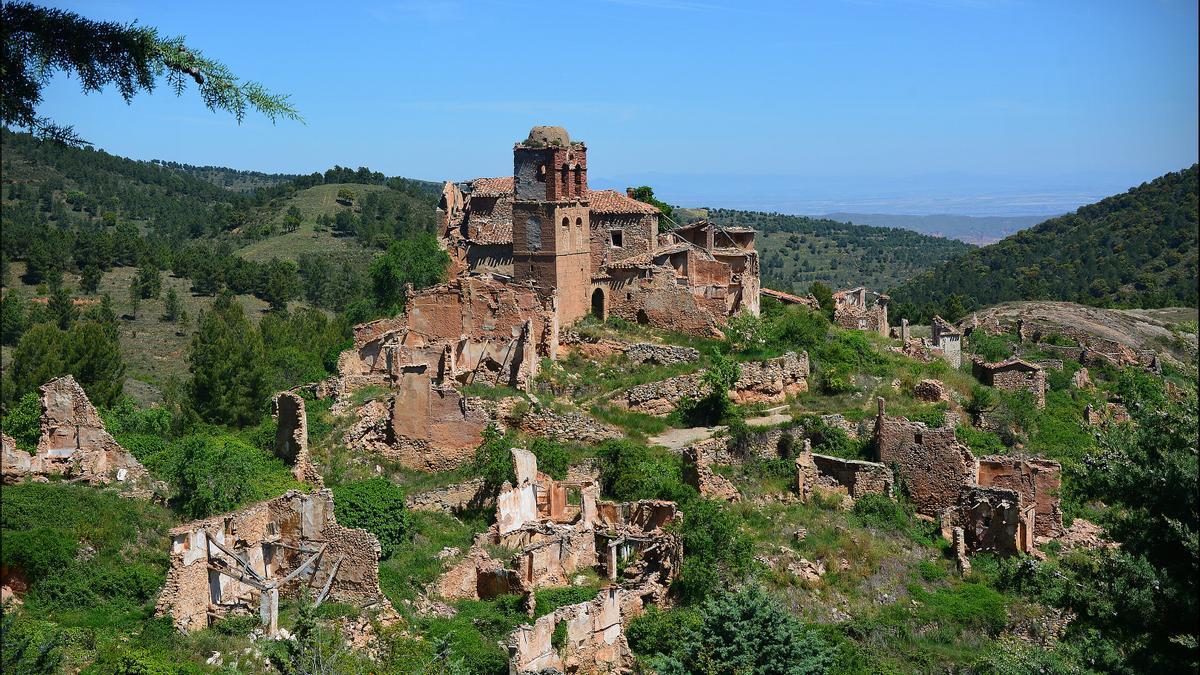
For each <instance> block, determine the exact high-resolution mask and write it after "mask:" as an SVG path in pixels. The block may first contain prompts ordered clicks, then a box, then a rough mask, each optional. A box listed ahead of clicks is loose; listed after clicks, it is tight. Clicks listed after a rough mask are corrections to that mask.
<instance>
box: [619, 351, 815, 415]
mask: <svg viewBox="0 0 1200 675" xmlns="http://www.w3.org/2000/svg"><path fill="white" fill-rule="evenodd" d="M738 371H739V372H738V379H737V382H735V383H734V386H733V388H732V389H730V390H729V396H730V398H732V399H733V400H734V401H735V402H737V403H780V402H783V401H784V400H786V399H787V397H788V396H791V395H794V394H796V393H799V392H803V391H808V375H809V365H808V353H807V352H800V353H799V354H797V353H796V352H788V353H787V354H784V355H783V356H780V357H776V358H773V359H767V360H766V361H752V362H746V363H741V364H739V367H738ZM703 378H704V371H698V372H695V373H688V374H686V375H678V376H676V377H671V378H667V379H665V380H660V381H658V382H647V383H646V384H640V385H636V386H633V387H630V388H629V389H627V390H626V391H625V398H624V400H623V401H622V403H623V404H624V406H625V407H627V408H628V409H630V410H634V411H636V412H641V413H645V414H647V415H667V414H670V412H671V411H672V410H674V409H675V407H676V406H677V405H678V404H679V401H680V400H682V399H683V398H685V397H686V398H693V399H696V398H700V397H702V396H704V394H705V393H706V392H705V391H704V387H703V384H702V382H703Z"/></svg>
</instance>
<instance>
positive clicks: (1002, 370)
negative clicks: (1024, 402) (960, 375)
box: [971, 358, 1046, 408]
mask: <svg viewBox="0 0 1200 675" xmlns="http://www.w3.org/2000/svg"><path fill="white" fill-rule="evenodd" d="M971 370H972V371H973V372H974V375H975V377H976V378H977V379H978V380H979V381H980V382H982V383H983V384H986V385H988V386H990V387H995V388H997V389H1003V390H1004V391H1028V392H1029V393H1031V394H1033V397H1034V400H1035V401H1036V402H1037V407H1039V408H1045V407H1046V369H1045V368H1043V367H1042V366H1040V365H1038V364H1036V363H1030V362H1029V361H1024V360H1022V359H1018V358H1011V359H1007V360H1004V361H999V362H997V363H986V362H984V361H982V360H979V359H976V360H974V361H973V362H972V366H971Z"/></svg>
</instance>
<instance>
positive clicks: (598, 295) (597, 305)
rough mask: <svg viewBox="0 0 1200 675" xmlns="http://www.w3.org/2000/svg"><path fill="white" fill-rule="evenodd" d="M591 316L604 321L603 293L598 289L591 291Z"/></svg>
mask: <svg viewBox="0 0 1200 675" xmlns="http://www.w3.org/2000/svg"><path fill="white" fill-rule="evenodd" d="M592 316H594V317H596V318H597V319H599V320H601V321H603V320H604V291H603V290H601V289H599V288H597V289H596V290H594V291H592Z"/></svg>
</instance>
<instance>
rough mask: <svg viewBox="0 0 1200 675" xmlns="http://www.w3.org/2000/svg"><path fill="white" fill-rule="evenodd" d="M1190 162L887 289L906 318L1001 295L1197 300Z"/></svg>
mask: <svg viewBox="0 0 1200 675" xmlns="http://www.w3.org/2000/svg"><path fill="white" fill-rule="evenodd" d="M1197 167H1198V165H1192V167H1191V168H1189V169H1185V170H1183V171H1179V172H1174V173H1168V174H1166V175H1165V176H1162V177H1160V178H1156V179H1155V180H1153V181H1151V182H1149V183H1143V184H1142V185H1140V186H1138V187H1135V188H1133V189H1131V190H1129V191H1128V192H1125V193H1123V194H1119V195H1116V196H1113V197H1109V198H1107V199H1104V200H1102V201H1100V202H1097V203H1095V204H1091V205H1088V206H1084V207H1081V208H1080V209H1079V210H1078V211H1076V212H1075V213H1070V214H1067V215H1064V216H1060V217H1058V218H1053V219H1051V220H1047V221H1045V222H1044V223H1042V224H1040V225H1037V226H1035V227H1032V228H1030V229H1028V230H1024V231H1022V232H1019V233H1017V234H1015V235H1013V236H1011V237H1008V238H1006V239H1004V240H1002V241H1000V242H997V243H995V244H992V245H990V246H985V247H983V248H980V249H978V250H975V251H971V252H969V253H967V254H966V255H963V256H961V257H959V258H957V259H954V260H951V261H948V262H946V263H943V264H941V265H938V266H936V267H933V268H932V269H929V270H927V271H925V272H924V273H923V274H920V275H918V276H916V277H915V278H913V279H911V280H910V281H908V282H905V283H903V284H899V285H898V286H897V287H895V288H894V289H892V292H891V295H892V302H893V305H894V306H895V307H896V308H897V310H900V309H901V308H903V310H904V311H907V312H909V313H911V314H913V316H911V317H909V318H927V317H928V315H929V314H931V313H933V312H941V313H942V314H943V316H947V315H948V316H947V318H951V319H952V318H955V315H960V314H962V313H964V312H966V311H970V310H971V309H974V308H976V307H983V306H987V305H994V304H996V303H999V302H1005V301H1008V300H1069V301H1074V302H1079V303H1082V304H1088V305H1096V306H1124V307H1167V306H1173V305H1183V306H1188V307H1195V306H1196V305H1197V291H1196V284H1197V269H1196V264H1197V259H1196V250H1197V186H1196V182H1197V178H1198V168H1197Z"/></svg>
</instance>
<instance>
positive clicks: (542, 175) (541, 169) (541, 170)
mask: <svg viewBox="0 0 1200 675" xmlns="http://www.w3.org/2000/svg"><path fill="white" fill-rule="evenodd" d="M537 179H538V182H540V183H545V182H546V165H545V164H538V169H537Z"/></svg>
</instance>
